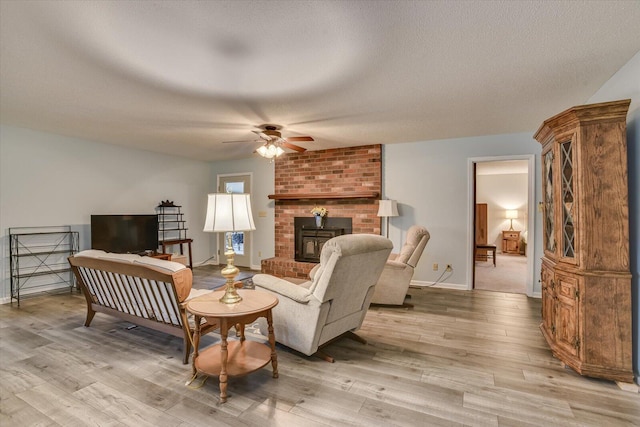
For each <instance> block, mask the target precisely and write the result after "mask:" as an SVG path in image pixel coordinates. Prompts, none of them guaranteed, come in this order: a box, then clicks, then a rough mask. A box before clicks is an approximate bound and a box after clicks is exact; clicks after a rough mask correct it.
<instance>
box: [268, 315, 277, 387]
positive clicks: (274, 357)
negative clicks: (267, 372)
mask: <svg viewBox="0 0 640 427" xmlns="http://www.w3.org/2000/svg"><path fill="white" fill-rule="evenodd" d="M267 324H268V325H269V328H268V331H269V345H270V346H271V367H272V368H273V378H278V355H277V354H276V336H275V335H274V333H273V318H272V317H271V310H268V311H267Z"/></svg>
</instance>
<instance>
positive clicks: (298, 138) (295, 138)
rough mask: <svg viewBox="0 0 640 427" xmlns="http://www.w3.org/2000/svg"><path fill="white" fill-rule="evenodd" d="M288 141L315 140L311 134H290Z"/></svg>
mask: <svg viewBox="0 0 640 427" xmlns="http://www.w3.org/2000/svg"><path fill="white" fill-rule="evenodd" d="M285 139H286V140H287V141H289V142H291V141H294V142H303V141H314V139H313V138H311V137H310V136H290V137H288V138H285Z"/></svg>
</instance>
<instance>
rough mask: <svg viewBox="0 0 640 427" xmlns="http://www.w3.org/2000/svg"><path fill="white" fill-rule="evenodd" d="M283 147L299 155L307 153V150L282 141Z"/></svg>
mask: <svg viewBox="0 0 640 427" xmlns="http://www.w3.org/2000/svg"><path fill="white" fill-rule="evenodd" d="M282 146H283V147H286V148H288V149H289V150H293V151H297V152H298V153H304V152H305V151H307V149H306V148H302V147H298V146H297V145H293V144H289V143H288V142H287V141H282Z"/></svg>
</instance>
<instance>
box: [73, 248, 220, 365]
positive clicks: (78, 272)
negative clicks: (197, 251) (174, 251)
mask: <svg viewBox="0 0 640 427" xmlns="http://www.w3.org/2000/svg"><path fill="white" fill-rule="evenodd" d="M68 260H69V264H70V265H71V269H72V270H73V273H74V275H75V277H76V279H77V281H78V285H79V287H80V289H82V292H83V294H84V296H85V298H86V300H87V318H86V321H85V323H84V326H87V327H88V326H89V325H90V324H91V321H92V320H93V317H94V316H95V314H96V312H101V313H106V314H110V315H112V316H116V317H119V318H121V319H124V320H126V321H127V322H131V323H134V324H136V325H140V326H144V327H146V328H150V329H155V330H157V331H161V332H164V333H167V334H170V335H173V336H176V337H180V338H182V339H183V340H184V355H183V360H182V362H183V363H185V364H186V363H188V361H189V354H190V352H191V348H192V346H193V332H194V327H195V325H190V324H189V319H188V317H187V312H186V303H187V301H188V300H189V299H191V298H194V297H196V296H200V295H203V294H206V293H209V292H211V291H209V290H202V289H192V288H191V286H192V282H193V273H192V272H191V269H189V268H187V267H186V266H184V265H182V264H180V263H177V262H172V261H165V260H161V259H156V258H151V257H140V256H138V255H133V254H110V253H106V252H104V251H98V250H87V251H82V252H79V253H77V254H76V255H74V256H71V257H69V258H68ZM216 328H218V325H217V324H210V323H205V324H203V325H201V331H202V333H207V332H209V331H211V330H213V329H216ZM205 331H206V332H205Z"/></svg>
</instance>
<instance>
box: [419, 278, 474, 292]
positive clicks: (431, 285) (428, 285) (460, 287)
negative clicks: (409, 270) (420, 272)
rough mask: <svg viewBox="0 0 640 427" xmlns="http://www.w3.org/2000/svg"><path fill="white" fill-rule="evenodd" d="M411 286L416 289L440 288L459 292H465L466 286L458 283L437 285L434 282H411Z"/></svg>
mask: <svg viewBox="0 0 640 427" xmlns="http://www.w3.org/2000/svg"><path fill="white" fill-rule="evenodd" d="M411 286H415V287H418V288H442V289H457V290H459V291H466V290H467V285H462V284H458V283H438V284H435V282H426V281H419V280H412V281H411Z"/></svg>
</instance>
